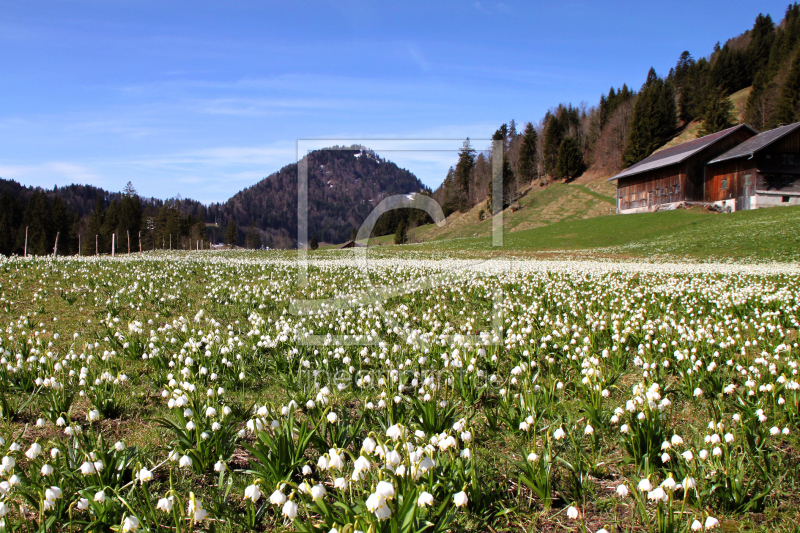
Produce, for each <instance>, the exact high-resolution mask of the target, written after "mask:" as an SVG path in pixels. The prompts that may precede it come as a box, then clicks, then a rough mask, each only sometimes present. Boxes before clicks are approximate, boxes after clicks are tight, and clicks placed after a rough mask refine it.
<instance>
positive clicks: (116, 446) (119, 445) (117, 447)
mask: <svg viewBox="0 0 800 533" xmlns="http://www.w3.org/2000/svg"><path fill="white" fill-rule="evenodd" d="M114 449H115V450H117V451H118V452H121V451H123V450H125V443H124V442H122V441H117V442H116V444H114Z"/></svg>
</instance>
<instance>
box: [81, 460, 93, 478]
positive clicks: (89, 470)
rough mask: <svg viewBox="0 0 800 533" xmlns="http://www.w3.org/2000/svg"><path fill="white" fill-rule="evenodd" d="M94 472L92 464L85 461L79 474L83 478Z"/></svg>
mask: <svg viewBox="0 0 800 533" xmlns="http://www.w3.org/2000/svg"><path fill="white" fill-rule="evenodd" d="M94 472H95V468H94V464H93V463H90V462H88V461H87V462H85V463H83V464H82V465H81V474H83V475H84V476H88V475H90V474H94Z"/></svg>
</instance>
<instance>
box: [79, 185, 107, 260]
mask: <svg viewBox="0 0 800 533" xmlns="http://www.w3.org/2000/svg"><path fill="white" fill-rule="evenodd" d="M105 218H106V203H105V200H104V199H103V195H102V194H98V195H97V196H96V197H95V200H94V211H92V214H91V215H90V216H89V225H88V228H87V233H88V235H86V237H87V238H85V239H83V249H84V252H83V253H84V255H94V254H95V253H103V250H105V247H104V244H105V242H104V239H103V235H102V231H103V222H104V220H105ZM95 236H97V237H96V238H95ZM95 242H96V243H97V245H96V246H95Z"/></svg>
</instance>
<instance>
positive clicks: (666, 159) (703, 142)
mask: <svg viewBox="0 0 800 533" xmlns="http://www.w3.org/2000/svg"><path fill="white" fill-rule="evenodd" d="M741 128H747V129H749V130H751V131H752V132H753V133H758V132H757V131H756V130H754V129H753V128H751V127H750V126H748V125H747V124H740V125H739V126H734V127H732V128H728V129H726V130H722V131H718V132H717V133H712V134H711V135H706V136H705V137H700V138H699V139H694V140H691V141H688V142H685V143H682V144H679V145H677V146H670V147H669V148H664V149H663V150H659V151H658V152H655V153H654V154H653V155H651V156H650V157H647V158H645V159H642V160H641V161H639V162H638V163H636V164H635V165H631V166H630V167H628V168H626V169H625V170H623V171H622V172H620V173H619V174H617V175H616V176H614V177H613V178H610V179H609V180H608V181H614V180H618V179H620V178H627V177H628V176H634V175H636V174H641V173H642V172H647V171H650V170H655V169H658V168H663V167H667V166H669V165H674V164H676V163H681V162H683V161H685V160H687V159H688V158H690V157H692V156H693V155H695V154H697V153H699V152H700V151H702V150H704V149H705V148H708V147H709V146H711V145H712V144H714V143H715V142H717V141H719V140H720V139H723V138H725V137H727V136H728V135H730V134H731V133H733V132H735V131H737V130H739V129H741Z"/></svg>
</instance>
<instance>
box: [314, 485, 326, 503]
mask: <svg viewBox="0 0 800 533" xmlns="http://www.w3.org/2000/svg"><path fill="white" fill-rule="evenodd" d="M326 492H327V491H326V490H325V487H323V486H322V485H321V484H320V485H314V486H313V487H311V499H312V500H319V499H321V498H322V497H323V496H325V494H326Z"/></svg>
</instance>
